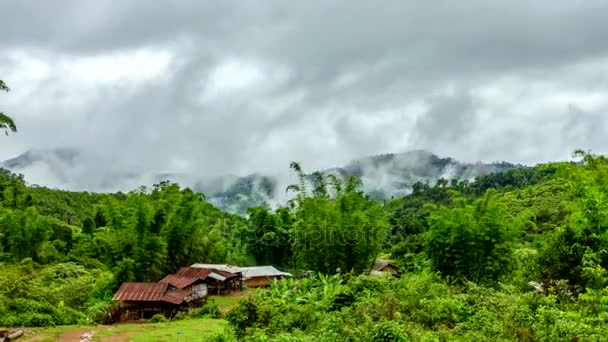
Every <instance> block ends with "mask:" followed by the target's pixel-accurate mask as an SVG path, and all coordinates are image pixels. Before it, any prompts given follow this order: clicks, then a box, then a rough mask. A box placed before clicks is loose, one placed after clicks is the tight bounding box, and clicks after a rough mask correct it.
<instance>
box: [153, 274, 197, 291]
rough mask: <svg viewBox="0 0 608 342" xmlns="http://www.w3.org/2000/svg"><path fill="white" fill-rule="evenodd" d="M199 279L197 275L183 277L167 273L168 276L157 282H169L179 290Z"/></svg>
mask: <svg viewBox="0 0 608 342" xmlns="http://www.w3.org/2000/svg"><path fill="white" fill-rule="evenodd" d="M199 279H200V278H198V277H185V276H181V275H177V274H169V275H168V276H166V277H164V278H163V279H161V280H160V281H159V283H163V284H171V285H172V286H175V287H176V288H178V289H180V290H181V289H184V288H186V287H188V286H190V285H192V284H194V282H196V281H197V280H199Z"/></svg>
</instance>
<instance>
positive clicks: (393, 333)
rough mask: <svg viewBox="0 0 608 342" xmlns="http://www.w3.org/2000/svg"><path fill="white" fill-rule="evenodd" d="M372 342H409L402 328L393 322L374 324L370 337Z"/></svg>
mask: <svg viewBox="0 0 608 342" xmlns="http://www.w3.org/2000/svg"><path fill="white" fill-rule="evenodd" d="M370 341H373V342H401V341H410V338H409V337H408V336H407V334H406V332H405V329H403V326H401V325H399V324H398V323H397V322H394V321H382V322H380V323H378V324H375V325H374V327H373V329H372V333H371V336H370Z"/></svg>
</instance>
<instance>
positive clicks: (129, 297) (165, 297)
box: [112, 283, 188, 304]
mask: <svg viewBox="0 0 608 342" xmlns="http://www.w3.org/2000/svg"><path fill="white" fill-rule="evenodd" d="M168 287H169V284H168V283H123V284H122V285H121V286H120V288H119V289H118V291H116V293H115V294H114V297H113V298H112V300H120V301H126V302H168V303H173V304H181V303H182V302H183V301H184V299H186V297H187V296H188V291H184V290H172V291H167V290H168Z"/></svg>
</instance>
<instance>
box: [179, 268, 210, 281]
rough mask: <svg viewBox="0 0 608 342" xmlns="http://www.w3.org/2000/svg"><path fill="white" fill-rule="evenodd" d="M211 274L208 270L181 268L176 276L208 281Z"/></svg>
mask: <svg viewBox="0 0 608 342" xmlns="http://www.w3.org/2000/svg"><path fill="white" fill-rule="evenodd" d="M209 272H211V271H210V270H209V269H207V268H194V267H180V268H179V270H177V272H175V274H176V275H178V276H182V277H187V278H196V279H203V280H205V279H207V276H208V275H209Z"/></svg>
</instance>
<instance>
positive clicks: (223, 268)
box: [190, 264, 241, 273]
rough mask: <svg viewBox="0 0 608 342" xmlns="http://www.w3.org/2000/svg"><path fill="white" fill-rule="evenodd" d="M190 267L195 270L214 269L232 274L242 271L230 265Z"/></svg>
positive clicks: (197, 265) (196, 265)
mask: <svg viewBox="0 0 608 342" xmlns="http://www.w3.org/2000/svg"><path fill="white" fill-rule="evenodd" d="M190 267H194V268H212V269H216V270H221V271H226V272H230V273H239V272H240V271H241V269H240V267H238V266H233V265H228V264H193V265H192V266H190Z"/></svg>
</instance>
